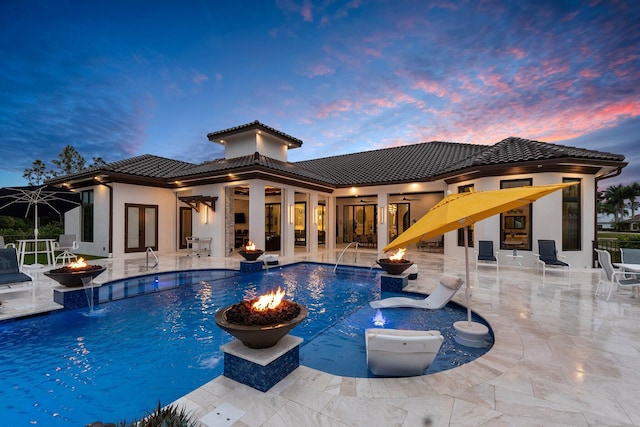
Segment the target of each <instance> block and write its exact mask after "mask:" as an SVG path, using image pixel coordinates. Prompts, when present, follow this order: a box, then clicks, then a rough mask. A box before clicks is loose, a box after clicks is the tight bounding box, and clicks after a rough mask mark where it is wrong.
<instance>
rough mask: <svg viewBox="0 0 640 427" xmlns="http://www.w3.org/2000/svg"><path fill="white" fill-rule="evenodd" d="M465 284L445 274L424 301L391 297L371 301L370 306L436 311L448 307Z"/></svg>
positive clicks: (457, 278)
mask: <svg viewBox="0 0 640 427" xmlns="http://www.w3.org/2000/svg"><path fill="white" fill-rule="evenodd" d="M463 283H464V281H463V280H462V279H461V278H459V277H456V276H450V275H447V274H443V275H442V277H441V278H440V283H438V285H437V286H436V288H435V289H434V290H433V292H431V294H430V295H429V296H428V297H426V298H424V299H415V298H407V297H391V298H385V299H381V300H377V301H371V302H370V303H369V305H370V306H371V307H372V308H398V307H410V308H426V309H430V310H436V309H439V308H442V307H444V306H445V305H447V303H448V302H449V300H451V298H453V296H454V295H455V294H456V292H458V289H460V286H462V284H463Z"/></svg>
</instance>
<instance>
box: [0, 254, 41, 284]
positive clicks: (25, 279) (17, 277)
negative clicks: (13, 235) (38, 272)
mask: <svg viewBox="0 0 640 427" xmlns="http://www.w3.org/2000/svg"><path fill="white" fill-rule="evenodd" d="M29 287H31V288H32V289H34V290H35V288H34V287H33V277H31V276H29V275H28V274H25V273H21V272H20V270H19V269H18V254H17V252H16V249H15V248H1V249H0V293H6V292H13V291H21V290H24V289H28V288H29Z"/></svg>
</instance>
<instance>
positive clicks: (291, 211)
mask: <svg viewBox="0 0 640 427" xmlns="http://www.w3.org/2000/svg"><path fill="white" fill-rule="evenodd" d="M295 213H296V207H295V206H294V205H289V224H293V217H294V215H295Z"/></svg>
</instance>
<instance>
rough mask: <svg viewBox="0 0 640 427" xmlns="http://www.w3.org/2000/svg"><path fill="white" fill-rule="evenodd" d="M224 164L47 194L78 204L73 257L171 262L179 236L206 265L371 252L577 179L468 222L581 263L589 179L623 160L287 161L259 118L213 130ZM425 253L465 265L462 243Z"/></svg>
mask: <svg viewBox="0 0 640 427" xmlns="http://www.w3.org/2000/svg"><path fill="white" fill-rule="evenodd" d="M207 137H208V139H209V141H210V143H216V144H222V145H224V153H225V155H224V158H222V159H216V160H212V161H210V162H206V163H203V164H192V163H188V162H182V161H177V160H172V159H168V158H163V157H158V156H154V155H149V154H147V155H141V156H137V157H133V158H129V159H124V160H121V161H116V162H113V163H110V164H107V165H103V166H98V167H92V168H88V169H85V170H83V171H81V172H78V173H74V174H70V175H66V176H62V177H57V178H54V179H52V180H50V181H49V182H48V183H50V184H55V185H64V186H66V187H68V188H70V189H73V190H74V191H78V192H80V193H81V195H82V200H83V206H82V207H81V208H76V209H74V210H73V211H70V212H69V213H67V215H66V221H65V227H66V231H65V232H67V233H75V234H76V235H77V236H79V241H80V249H79V250H78V251H79V252H80V253H87V254H93V255H102V256H114V257H121V256H126V255H127V254H131V253H138V252H142V251H144V250H145V249H146V248H147V247H151V248H153V249H154V250H155V251H157V252H160V253H162V252H175V251H177V250H179V249H181V248H185V247H186V238H187V237H190V236H198V237H203V238H205V237H211V238H213V241H212V247H211V251H212V255H214V256H228V255H229V254H231V253H233V252H234V251H235V250H236V249H237V248H238V247H239V246H241V245H243V244H244V243H246V241H248V240H251V241H252V242H254V243H255V245H256V247H257V248H261V249H265V250H267V251H269V252H272V253H279V254H282V255H285V256H287V255H293V254H294V252H295V251H298V252H299V251H306V252H310V253H313V252H317V251H318V250H322V249H333V248H336V247H341V246H344V245H346V244H347V243H349V242H355V241H357V242H359V244H361V245H362V246H367V247H370V248H374V249H375V248H377V250H378V251H379V252H381V249H382V248H383V247H384V246H385V245H386V244H387V243H388V242H390V241H391V240H393V238H395V237H396V236H398V235H399V234H400V233H402V232H403V231H404V230H406V229H407V228H408V227H409V226H410V225H411V224H413V223H414V222H415V221H416V220H417V219H419V218H420V217H421V216H422V215H424V214H425V213H426V212H427V211H428V210H429V209H430V208H431V207H432V206H433V205H435V204H436V203H437V202H438V201H439V200H441V199H442V198H443V197H444V196H445V194H447V193H448V192H460V191H469V190H470V189H473V190H474V191H482V190H493V189H499V188H507V187H516V186H522V185H543V184H554V183H560V182H564V181H574V180H577V181H580V185H576V186H572V187H570V188H569V189H567V190H564V191H563V192H558V193H554V194H551V195H549V196H546V197H544V198H543V199H541V200H539V201H537V202H536V203H534V204H533V205H529V206H525V207H523V208H519V209H516V210H514V211H510V212H507V213H505V214H502V215H496V216H494V217H491V218H489V219H487V220H484V221H481V222H479V223H478V224H475V225H474V227H473V230H472V233H471V235H472V239H471V240H472V244H473V241H477V240H479V239H482V240H493V241H494V242H495V245H496V247H499V248H501V249H518V250H520V251H524V252H527V251H531V252H534V253H535V252H537V244H536V241H537V239H554V240H556V241H557V242H558V247H559V249H560V250H562V251H563V253H564V254H566V255H567V259H568V261H569V262H570V263H572V264H574V265H584V266H586V265H589V264H591V259H592V241H593V240H594V238H595V232H596V189H597V184H598V181H599V180H602V179H605V178H607V177H609V176H614V175H616V174H619V173H620V170H621V169H622V168H624V167H625V166H626V165H627V163H626V162H625V161H624V160H625V158H624V156H623V155H619V154H612V153H606V152H600V151H594V150H586V149H581V148H576V147H569V146H562V145H556V144H551V143H544V142H539V141H531V140H527V139H522V138H516V137H509V138H506V139H504V140H502V141H500V142H498V143H496V144H495V145H492V146H487V145H476V144H463V143H451V142H440V141H432V142H425V143H420V144H414V145H406V146H400V147H393V148H386V149H379V150H372V151H365V152H359V153H354V154H344V155H339V156H332V157H325V158H319V159H314V160H305V161H299V162H290V161H288V159H287V154H288V152H289V150H294V149H302V145H303V141H301V140H299V139H297V138H295V137H293V136H291V135H288V134H286V133H284V132H281V131H279V130H277V129H274V128H272V127H269V126H267V125H265V124H262V123H260V122H258V121H255V122H251V123H247V124H244V125H241V126H237V127H233V128H230V129H225V130H221V131H217V132H213V133H210V134H208V135H207ZM434 247H435V248H436V249H438V250H440V251H443V252H444V253H445V254H446V255H450V256H463V253H464V249H463V241H462V233H461V232H460V233H459V232H451V233H447V235H445V236H444V238H443V239H441V240H440V241H438V242H436V244H435V245H434Z"/></svg>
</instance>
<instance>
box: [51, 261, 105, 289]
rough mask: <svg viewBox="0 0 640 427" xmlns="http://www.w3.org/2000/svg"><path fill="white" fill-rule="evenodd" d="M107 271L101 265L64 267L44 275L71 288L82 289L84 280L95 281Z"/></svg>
mask: <svg viewBox="0 0 640 427" xmlns="http://www.w3.org/2000/svg"><path fill="white" fill-rule="evenodd" d="M104 270H105V267H102V266H100V265H88V264H87V265H86V266H84V267H76V268H73V267H69V266H64V267H61V268H55V269H53V270H49V271H45V272H44V275H45V276H47V277H49V278H51V279H53V280H55V281H56V282H58V283H60V284H61V285H62V286H66V287H69V288H81V287H82V286H83V283H82V279H84V278H87V277H90V278H91V279H95V278H96V277H98V276H99V275H100V274H102V272H103V271H104Z"/></svg>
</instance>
